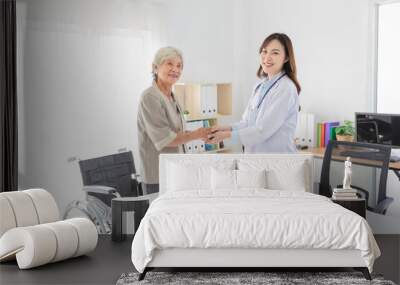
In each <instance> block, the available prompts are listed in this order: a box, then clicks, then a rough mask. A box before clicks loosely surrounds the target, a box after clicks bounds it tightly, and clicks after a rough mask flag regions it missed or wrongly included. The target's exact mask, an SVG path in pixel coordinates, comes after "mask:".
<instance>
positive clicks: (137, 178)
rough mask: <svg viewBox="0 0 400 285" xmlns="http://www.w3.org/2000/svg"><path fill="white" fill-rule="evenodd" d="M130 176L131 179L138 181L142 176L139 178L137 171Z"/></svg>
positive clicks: (139, 181) (140, 180)
mask: <svg viewBox="0 0 400 285" xmlns="http://www.w3.org/2000/svg"><path fill="white" fill-rule="evenodd" d="M131 177H132V179H133V180H136V181H137V182H138V183H141V182H142V178H141V177H142V176H141V175H140V174H138V173H132V174H131Z"/></svg>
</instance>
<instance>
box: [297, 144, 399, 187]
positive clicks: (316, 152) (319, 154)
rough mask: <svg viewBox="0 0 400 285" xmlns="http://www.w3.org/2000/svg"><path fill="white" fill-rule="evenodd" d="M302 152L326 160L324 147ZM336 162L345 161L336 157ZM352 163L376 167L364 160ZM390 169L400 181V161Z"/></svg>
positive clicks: (390, 166)
mask: <svg viewBox="0 0 400 285" xmlns="http://www.w3.org/2000/svg"><path fill="white" fill-rule="evenodd" d="M301 152H304V153H311V154H312V155H313V156H314V157H317V158H321V159H322V158H324V155H325V148H324V147H313V148H310V149H306V150H303V151H301ZM334 159H335V160H337V161H344V160H345V159H344V157H334ZM351 162H353V163H355V164H360V165H365V166H372V167H374V166H375V165H373V164H371V162H365V161H363V160H362V159H352V160H351ZM389 169H390V170H392V171H393V172H394V173H395V174H396V176H397V178H399V180H400V161H397V162H389Z"/></svg>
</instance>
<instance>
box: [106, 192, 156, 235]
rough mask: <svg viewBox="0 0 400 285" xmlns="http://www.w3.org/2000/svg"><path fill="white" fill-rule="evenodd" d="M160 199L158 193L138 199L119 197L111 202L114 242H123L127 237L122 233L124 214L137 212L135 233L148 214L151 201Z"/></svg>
mask: <svg viewBox="0 0 400 285" xmlns="http://www.w3.org/2000/svg"><path fill="white" fill-rule="evenodd" d="M157 197H158V193H153V194H149V195H143V196H138V197H119V198H114V199H112V200H111V212H112V230H111V240H112V241H123V240H124V239H125V235H124V234H123V233H122V213H123V212H126V211H134V212H135V231H136V230H137V229H138V227H139V225H140V221H141V220H142V219H143V217H144V215H145V214H146V211H147V209H148V208H149V205H150V203H151V201H153V200H154V199H155V198H157Z"/></svg>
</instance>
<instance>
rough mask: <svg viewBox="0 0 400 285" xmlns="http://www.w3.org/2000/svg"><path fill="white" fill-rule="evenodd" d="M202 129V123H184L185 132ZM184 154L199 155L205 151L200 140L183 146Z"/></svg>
mask: <svg viewBox="0 0 400 285" xmlns="http://www.w3.org/2000/svg"><path fill="white" fill-rule="evenodd" d="M202 127H203V121H190V122H186V131H194V130H197V129H198V128H202ZM185 149H186V153H199V152H203V151H204V150H205V144H204V141H202V140H193V141H190V142H188V143H186V144H185Z"/></svg>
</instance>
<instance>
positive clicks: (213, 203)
mask: <svg viewBox="0 0 400 285" xmlns="http://www.w3.org/2000/svg"><path fill="white" fill-rule="evenodd" d="M171 248H179V249H185V248H190V249H196V248H198V249H208V248H209V249H221V248H232V249H235V248H238V249H239V248H245V249H332V250H341V249H343V250H359V251H360V252H361V257H362V258H363V260H364V261H365V266H366V267H368V269H369V270H370V271H372V267H373V263H374V260H375V259H376V258H377V257H379V255H380V251H379V248H378V246H377V244H376V241H375V239H374V237H373V235H372V231H371V229H370V227H369V225H368V223H367V221H366V220H365V219H364V218H362V217H361V216H359V215H357V214H355V213H353V212H351V211H349V210H347V209H345V208H343V207H341V206H340V205H337V204H335V203H333V202H331V200H330V199H328V198H326V197H324V196H320V195H316V194H312V193H307V192H300V191H283V190H267V189H241V190H240V191H230V190H229V189H226V190H225V191H221V190H219V191H218V192H213V191H205V190H203V191H200V190H187V191H175V192H168V193H165V194H163V195H161V196H160V197H159V198H157V199H156V200H155V201H154V202H153V203H152V204H151V206H150V208H149V210H148V211H147V213H146V215H145V217H144V218H143V220H142V222H141V224H140V226H139V228H138V230H137V232H136V235H135V237H134V240H133V243H132V262H133V264H134V266H135V268H136V269H137V270H138V271H139V272H143V270H144V268H145V267H146V265H147V264H148V263H149V262H150V261H151V260H152V259H153V257H154V252H155V250H162V249H171Z"/></svg>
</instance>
